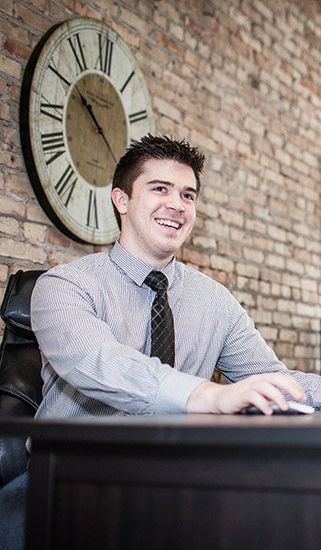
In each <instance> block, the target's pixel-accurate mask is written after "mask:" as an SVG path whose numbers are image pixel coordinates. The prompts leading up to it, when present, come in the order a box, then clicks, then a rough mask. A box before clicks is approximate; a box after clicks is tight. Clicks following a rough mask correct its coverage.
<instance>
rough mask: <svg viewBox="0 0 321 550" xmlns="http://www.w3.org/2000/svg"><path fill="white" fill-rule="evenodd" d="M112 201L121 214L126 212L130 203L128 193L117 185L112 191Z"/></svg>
mask: <svg viewBox="0 0 321 550" xmlns="http://www.w3.org/2000/svg"><path fill="white" fill-rule="evenodd" d="M111 198H112V201H113V203H114V205H115V207H116V209H117V211H118V212H119V214H126V212H127V205H128V195H127V194H126V193H125V191H123V190H122V189H119V187H115V188H114V189H112V192H111Z"/></svg>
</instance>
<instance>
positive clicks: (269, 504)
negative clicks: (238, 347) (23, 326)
mask: <svg viewBox="0 0 321 550" xmlns="http://www.w3.org/2000/svg"><path fill="white" fill-rule="evenodd" d="M13 431H15V433H19V434H23V433H29V434H30V435H31V436H32V441H33V453H32V460H31V479H30V488H29V489H30V490H29V506H28V511H29V517H28V546H27V547H28V549H29V550H36V549H41V550H49V549H50V550H64V549H68V550H72V549H77V550H79V549H86V550H91V549H94V550H96V549H99V550H100V549H108V550H110V549H112V550H132V549H138V548H139V549H143V550H145V549H146V550H149V549H152V550H176V549H186V550H207V549H215V550H223V549H224V550H225V549H226V550H234V549H237V550H243V549H244V550H249V549H253V550H254V549H255V550H283V549H284V550H295V549H300V550H303V549H304V550H312V549H313V550H314V549H319V547H320V544H321V416H319V415H318V416H313V417H309V416H300V417H273V418H265V417H246V416H225V417H216V416H208V415H195V416H194V415H191V416H188V415H186V416H175V417H159V418H122V419H117V418H109V419H98V420H97V419H95V420H94V421H89V420H84V421H79V420H77V421H72V420H69V421H67V422H48V421H37V422H35V421H23V420H22V421H21V422H19V423H17V422H10V421H9V420H8V421H3V422H1V423H0V435H2V434H4V433H9V432H10V433H12V432H13Z"/></svg>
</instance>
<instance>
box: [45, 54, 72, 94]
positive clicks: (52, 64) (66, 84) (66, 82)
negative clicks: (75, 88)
mask: <svg viewBox="0 0 321 550" xmlns="http://www.w3.org/2000/svg"><path fill="white" fill-rule="evenodd" d="M48 69H50V70H51V71H52V72H53V73H54V74H55V75H56V76H58V78H59V79H60V83H61V84H62V87H63V89H64V91H65V92H66V93H67V92H68V88H69V86H70V82H69V80H67V78H65V77H64V76H63V75H62V74H61V73H60V72H59V71H58V69H57V67H56V64H55V62H54V60H53V59H52V60H51V62H50V63H49V65H48Z"/></svg>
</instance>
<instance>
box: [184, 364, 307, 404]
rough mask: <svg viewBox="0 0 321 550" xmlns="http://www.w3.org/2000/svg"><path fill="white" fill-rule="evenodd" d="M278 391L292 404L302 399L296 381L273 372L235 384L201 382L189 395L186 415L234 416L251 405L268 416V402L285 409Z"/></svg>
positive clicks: (303, 393)
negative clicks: (286, 396)
mask: <svg viewBox="0 0 321 550" xmlns="http://www.w3.org/2000/svg"><path fill="white" fill-rule="evenodd" d="M281 390H282V391H285V392H286V393H289V394H290V395H291V396H292V397H293V399H294V400H296V401H304V400H305V399H306V396H305V392H304V388H303V387H302V386H301V384H299V382H297V380H295V379H294V378H292V377H291V376H289V375H287V374H282V373H279V372H275V373H268V374H256V375H254V376H249V377H248V378H246V379H244V380H241V381H240V382H236V383H235V384H227V385H223V384H216V383H215V382H202V383H201V384H200V385H199V386H197V388H195V390H194V391H193V392H192V394H191V395H190V397H189V399H188V401H187V406H186V410H187V412H189V413H214V414H234V413H238V412H240V411H241V410H242V409H243V408H244V407H247V406H248V405H255V406H256V407H258V409H260V410H261V411H262V413H264V414H272V411H271V409H270V407H269V403H271V402H272V403H275V404H276V405H278V406H279V407H280V408H281V409H282V410H283V411H286V410H287V409H288V405H287V402H286V400H285V398H284V396H283V395H282V393H281Z"/></svg>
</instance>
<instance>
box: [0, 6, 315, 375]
mask: <svg viewBox="0 0 321 550" xmlns="http://www.w3.org/2000/svg"><path fill="white" fill-rule="evenodd" d="M74 15H88V16H92V17H95V18H103V19H104V21H105V22H106V23H108V24H109V25H110V26H111V27H112V28H113V29H114V30H116V31H117V32H118V33H119V34H120V35H121V36H122V38H123V39H124V40H125V41H126V42H127V43H128V44H129V46H130V47H131V49H132V51H133V53H134V54H135V55H136V57H137V59H138V61H139V64H140V66H141V68H142V70H143V72H144V74H145V77H146V80H147V83H148V86H149V90H150V94H151V97H152V103H153V108H154V112H155V122H156V128H157V132H160V133H168V132H171V133H172V134H174V135H175V136H177V137H185V136H187V137H188V138H189V139H190V140H191V141H192V142H193V143H195V144H198V145H200V146H201V148H203V149H204V151H205V152H206V153H207V165H206V173H205V175H204V184H203V190H202V194H201V197H200V200H199V204H198V208H199V216H198V218H197V223H196V228H195V231H194V233H193V236H192V237H191V238H190V240H189V242H188V243H187V244H186V245H185V246H184V248H183V250H182V252H181V257H182V259H183V260H184V261H185V262H187V263H189V264H191V265H194V266H196V267H197V268H199V269H201V270H203V271H204V272H206V273H208V274H209V275H210V276H213V277H215V278H217V279H218V280H219V281H221V282H222V283H223V284H225V285H226V286H227V287H229V288H230V289H231V290H232V291H233V292H234V294H235V295H236V296H237V297H238V299H239V300H240V301H241V302H242V303H243V304H244V306H245V307H246V309H247V310H248V311H249V312H250V314H251V315H252V316H253V318H254V320H255V322H256V324H257V327H258V328H259V330H260V331H261V332H262V334H263V335H264V337H265V338H266V339H267V341H268V342H269V343H270V344H271V345H272V346H273V348H274V349H275V350H276V352H277V353H278V355H279V357H280V358H282V359H283V360H284V361H285V362H286V363H287V364H288V365H289V366H290V367H292V368H295V367H299V368H302V369H304V370H311V371H317V372H318V371H320V320H321V285H320V273H321V236H320V178H321V170H320V144H321V109H320V107H321V86H320V84H321V77H320V61H321V6H320V3H319V1H318V0H309V2H306V1H304V0H284V1H282V2H279V1H278V0H264V2H263V1H261V0H216V1H214V0H203V1H201V0H200V1H199V2H195V1H192V0H189V1H188V0H178V1H177V2H171V1H170V0H158V1H157V0H154V1H153V0H132V1H130V0H119V1H117V2H116V1H112V0H88V1H86V2H85V1H80V0H61V1H59V0H56V1H54V0H24V1H23V0H1V3H0V78H1V80H0V94H1V102H0V139H1V151H0V171H1V181H0V204H1V206H0V239H1V244H0V285H2V292H3V288H4V286H5V284H6V281H7V278H8V276H9V274H10V273H12V272H14V271H16V270H17V269H18V268H23V269H30V268H48V267H49V266H51V265H54V264H57V263H61V262H65V261H68V260H70V259H72V258H75V257H79V256H81V255H83V254H86V253H90V252H92V251H93V250H94V249H93V247H91V246H88V245H79V244H77V243H75V242H73V241H71V240H70V239H68V238H67V237H65V236H64V235H62V234H61V233H60V232H59V231H58V230H57V229H55V227H53V225H52V223H51V222H50V221H49V220H48V218H47V217H46V216H45V214H44V213H43V212H42V210H41V209H40V207H39V205H38V202H37V200H36V198H35V196H34V193H33V190H32V187H31V185H30V183H29V181H28V178H27V176H26V172H25V169H24V165H23V160H22V155H21V150H20V143H19V131H18V105H19V92H20V83H21V78H22V74H23V70H24V67H25V65H26V62H27V59H28V57H29V55H30V53H31V51H32V49H33V47H34V46H35V44H36V43H37V41H38V40H39V38H40V37H41V35H42V34H43V33H44V32H45V31H46V30H47V29H48V28H49V27H50V26H51V25H53V24H54V23H56V22H58V21H62V20H64V19H66V18H69V17H72V16H74Z"/></svg>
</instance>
